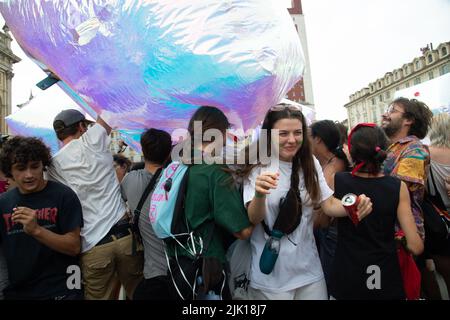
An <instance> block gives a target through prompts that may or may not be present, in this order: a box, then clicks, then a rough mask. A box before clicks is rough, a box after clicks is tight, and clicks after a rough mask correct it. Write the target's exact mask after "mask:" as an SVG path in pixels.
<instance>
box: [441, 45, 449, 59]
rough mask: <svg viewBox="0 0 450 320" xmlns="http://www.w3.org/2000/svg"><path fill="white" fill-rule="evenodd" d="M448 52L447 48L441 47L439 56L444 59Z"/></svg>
mask: <svg viewBox="0 0 450 320" xmlns="http://www.w3.org/2000/svg"><path fill="white" fill-rule="evenodd" d="M447 53H448V51H447V47H443V48H442V50H441V54H442V56H443V57H445V56H446V55H447Z"/></svg>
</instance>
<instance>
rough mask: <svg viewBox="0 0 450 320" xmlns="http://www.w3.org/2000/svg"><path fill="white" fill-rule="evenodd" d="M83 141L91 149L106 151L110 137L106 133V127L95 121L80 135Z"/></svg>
mask: <svg viewBox="0 0 450 320" xmlns="http://www.w3.org/2000/svg"><path fill="white" fill-rule="evenodd" d="M81 139H82V140H83V143H84V144H85V145H86V146H87V147H89V149H92V150H93V151H101V152H107V151H108V147H109V144H110V142H111V139H110V137H109V136H108V135H107V133H106V129H105V128H103V126H101V125H100V124H98V123H96V124H94V125H93V126H92V127H90V128H89V129H88V131H87V132H86V133H85V134H83V135H82V136H81Z"/></svg>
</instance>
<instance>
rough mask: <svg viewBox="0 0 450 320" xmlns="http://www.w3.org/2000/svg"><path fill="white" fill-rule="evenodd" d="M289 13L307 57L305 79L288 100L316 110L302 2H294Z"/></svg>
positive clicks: (297, 0) (295, 0)
mask: <svg viewBox="0 0 450 320" xmlns="http://www.w3.org/2000/svg"><path fill="white" fill-rule="evenodd" d="M288 10H289V13H290V15H291V17H292V20H293V21H294V24H295V28H296V29H297V33H298V36H299V38H300V42H301V44H302V48H303V54H304V55H305V73H304V75H303V79H301V80H300V81H299V82H297V83H296V84H295V86H294V87H293V88H292V89H291V91H289V92H288V94H287V98H288V99H289V100H292V101H295V102H298V103H301V104H304V105H307V106H309V107H311V108H313V109H314V96H313V90H312V78H311V67H310V64H309V53H308V42H307V38H306V27H305V17H304V15H303V10H302V2H301V0H292V5H291V7H290V8H288Z"/></svg>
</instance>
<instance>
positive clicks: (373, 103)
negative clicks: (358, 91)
mask: <svg viewBox="0 0 450 320" xmlns="http://www.w3.org/2000/svg"><path fill="white" fill-rule="evenodd" d="M372 105H373V106H374V105H375V98H372Z"/></svg>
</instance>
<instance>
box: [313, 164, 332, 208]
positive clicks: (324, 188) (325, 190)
mask: <svg viewBox="0 0 450 320" xmlns="http://www.w3.org/2000/svg"><path fill="white" fill-rule="evenodd" d="M314 165H315V167H316V171H317V176H318V178H319V188H320V195H321V199H320V202H323V201H325V200H327V199H328V198H329V197H331V196H332V195H333V194H334V192H333V190H332V189H331V188H330V187H329V186H328V184H327V181H326V180H325V176H324V175H323V171H322V167H321V166H320V163H319V161H317V159H316V158H315V157H314Z"/></svg>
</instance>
